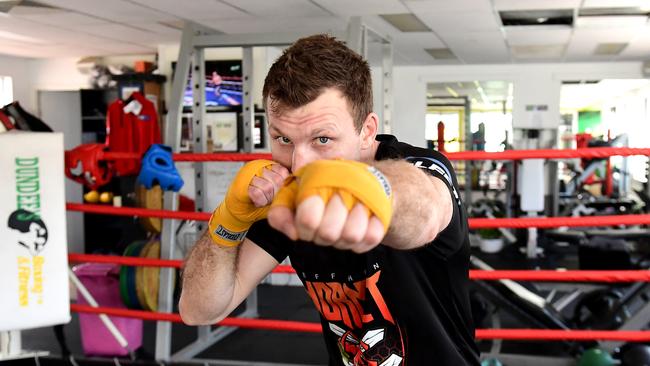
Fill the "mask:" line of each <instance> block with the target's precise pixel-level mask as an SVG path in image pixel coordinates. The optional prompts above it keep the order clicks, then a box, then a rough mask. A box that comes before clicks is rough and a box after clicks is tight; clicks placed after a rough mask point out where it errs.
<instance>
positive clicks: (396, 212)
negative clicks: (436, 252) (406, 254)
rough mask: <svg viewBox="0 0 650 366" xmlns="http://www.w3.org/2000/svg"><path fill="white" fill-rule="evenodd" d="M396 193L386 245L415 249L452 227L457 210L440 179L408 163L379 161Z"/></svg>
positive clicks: (378, 166)
mask: <svg viewBox="0 0 650 366" xmlns="http://www.w3.org/2000/svg"><path fill="white" fill-rule="evenodd" d="M373 165H374V166H375V167H376V168H378V169H379V170H380V171H381V172H382V173H384V175H386V177H387V178H388V181H389V182H390V184H391V187H392V190H393V216H392V220H391V225H390V228H389V229H388V232H387V233H386V237H385V238H384V240H383V241H382V243H384V244H385V245H388V246H391V247H393V248H396V249H413V248H417V247H420V246H422V245H425V244H426V243H429V242H430V241H432V240H433V239H434V238H435V237H436V236H437V235H438V233H439V232H440V231H442V230H444V229H445V227H447V225H448V224H449V221H450V220H451V216H452V214H453V206H452V200H451V195H450V193H449V189H448V188H447V187H446V186H445V184H444V183H443V182H442V181H440V180H439V179H438V178H435V177H431V176H430V175H428V174H426V173H424V172H423V171H421V170H420V169H419V168H417V167H415V166H413V165H412V164H409V163H407V162H404V161H394V160H391V161H378V162H374V163H373Z"/></svg>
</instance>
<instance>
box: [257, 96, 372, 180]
mask: <svg viewBox="0 0 650 366" xmlns="http://www.w3.org/2000/svg"><path fill="white" fill-rule="evenodd" d="M268 115H269V134H270V136H271V153H272V155H273V160H274V161H276V162H278V163H280V164H282V165H284V166H285V167H287V168H288V169H289V170H291V172H294V173H295V172H296V171H298V169H300V168H301V167H303V166H305V165H307V164H309V163H311V162H313V161H316V160H320V159H334V158H343V159H348V160H360V159H361V158H362V156H363V155H367V152H368V149H371V147H372V142H373V141H374V137H375V133H376V116H375V115H374V113H373V114H371V115H370V116H369V118H367V119H366V121H364V125H363V127H362V129H361V132H360V133H359V132H357V130H356V129H355V127H354V119H353V117H352V115H351V114H350V109H349V107H348V102H347V100H346V99H345V97H344V96H343V94H342V93H341V92H339V91H338V90H336V89H332V88H329V89H326V90H325V91H324V92H323V93H322V94H321V95H320V96H319V97H318V98H316V99H315V100H314V101H312V102H311V103H308V104H306V105H304V106H301V107H298V108H296V109H290V110H283V111H282V113H281V114H275V113H273V112H271V111H270V110H269V113H268ZM373 123H374V126H375V128H373V127H372V125H373ZM364 153H366V154H364Z"/></svg>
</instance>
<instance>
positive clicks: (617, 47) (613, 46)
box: [594, 43, 628, 56]
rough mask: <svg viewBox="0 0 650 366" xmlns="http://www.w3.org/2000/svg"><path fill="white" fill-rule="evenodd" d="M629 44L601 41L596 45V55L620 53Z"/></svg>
mask: <svg viewBox="0 0 650 366" xmlns="http://www.w3.org/2000/svg"><path fill="white" fill-rule="evenodd" d="M627 45H628V44H627V43H599V44H598V46H596V50H595V51H594V55H607V56H613V55H618V54H619V53H621V52H623V50H624V49H625V47H627Z"/></svg>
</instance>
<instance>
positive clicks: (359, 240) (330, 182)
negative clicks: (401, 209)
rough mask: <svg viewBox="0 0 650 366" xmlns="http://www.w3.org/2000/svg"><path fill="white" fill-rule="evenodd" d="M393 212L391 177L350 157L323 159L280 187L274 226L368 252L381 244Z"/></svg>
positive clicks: (302, 236) (295, 236)
mask: <svg viewBox="0 0 650 366" xmlns="http://www.w3.org/2000/svg"><path fill="white" fill-rule="evenodd" d="M392 214H393V208H392V191H391V186H390V183H389V182H388V179H387V178H386V177H385V176H384V175H383V174H382V173H381V172H380V171H379V170H377V169H376V168H374V167H372V166H370V165H366V164H363V163H360V162H357V161H350V160H318V161H315V162H313V163H310V164H308V165H306V166H304V167H303V168H301V169H300V170H299V171H298V172H296V174H295V177H294V178H293V180H288V181H287V183H286V184H285V185H284V186H283V188H282V189H281V190H280V192H279V193H278V195H277V196H276V199H275V200H274V201H273V204H272V207H271V209H270V211H269V213H268V221H269V224H270V225H271V226H272V227H274V228H275V229H276V230H278V231H281V232H283V233H284V234H285V235H287V236H288V237H289V238H291V239H293V240H303V241H310V242H314V243H315V244H318V245H323V246H333V247H335V248H338V249H350V250H352V251H354V252H358V253H361V252H366V251H368V250H370V249H372V248H374V247H375V246H376V245H377V244H379V243H380V242H381V240H382V239H383V237H384V235H385V234H386V231H387V230H388V228H389V226H390V222H391V217H392Z"/></svg>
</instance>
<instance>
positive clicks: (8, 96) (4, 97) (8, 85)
mask: <svg viewBox="0 0 650 366" xmlns="http://www.w3.org/2000/svg"><path fill="white" fill-rule="evenodd" d="M13 101H14V86H13V81H12V80H11V76H0V107H2V106H5V105H7V104H9V103H11V102H13Z"/></svg>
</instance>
